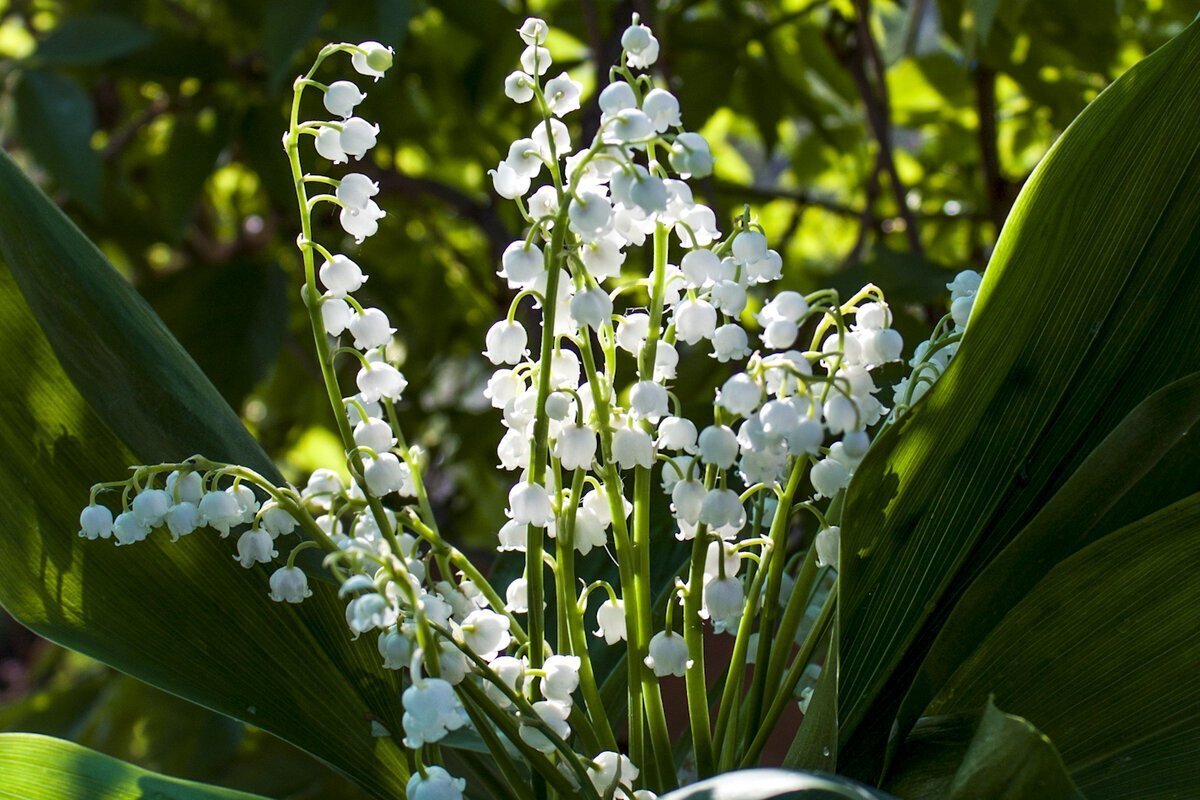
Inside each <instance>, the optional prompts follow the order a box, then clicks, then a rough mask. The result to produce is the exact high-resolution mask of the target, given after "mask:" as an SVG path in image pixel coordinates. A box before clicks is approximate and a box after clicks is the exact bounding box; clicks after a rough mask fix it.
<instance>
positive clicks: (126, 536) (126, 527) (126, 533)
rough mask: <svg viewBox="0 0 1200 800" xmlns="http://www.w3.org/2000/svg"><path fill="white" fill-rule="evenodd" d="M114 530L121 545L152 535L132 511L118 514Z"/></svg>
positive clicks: (133, 542)
mask: <svg viewBox="0 0 1200 800" xmlns="http://www.w3.org/2000/svg"><path fill="white" fill-rule="evenodd" d="M239 519H240V516H239ZM112 532H113V537H114V538H115V539H116V540H117V545H118V546H120V545H128V544H135V543H137V542H140V541H142V540H144V539H145V538H146V537H147V536H149V535H150V528H149V527H147V526H146V525H143V524H142V523H141V522H139V521H138V518H137V516H136V515H134V513H133V512H132V511H125V512H122V513H120V514H118V515H117V518H116V519H115V520H114V521H113V527H112Z"/></svg>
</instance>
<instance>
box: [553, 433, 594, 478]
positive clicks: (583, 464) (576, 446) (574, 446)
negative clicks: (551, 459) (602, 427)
mask: <svg viewBox="0 0 1200 800" xmlns="http://www.w3.org/2000/svg"><path fill="white" fill-rule="evenodd" d="M554 455H555V456H556V457H557V458H558V459H559V460H560V461H562V467H563V469H566V470H576V469H588V468H589V467H591V465H592V461H593V460H594V459H595V457H596V432H595V431H593V430H592V429H591V428H586V427H580V426H578V425H574V424H570V423H568V424H565V425H563V426H562V428H560V429H559V432H558V436H557V437H556V438H555V440H554Z"/></svg>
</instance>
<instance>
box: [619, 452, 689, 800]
mask: <svg viewBox="0 0 1200 800" xmlns="http://www.w3.org/2000/svg"><path fill="white" fill-rule="evenodd" d="M633 481H634V483H633V487H634V488H633V492H634V500H633V563H634V569H635V573H634V583H633V594H632V597H633V598H634V599H636V604H635V605H634V609H633V610H634V615H635V616H636V620H637V627H636V628H634V629H633V630H631V631H629V639H630V642H629V645H630V646H629V650H630V654H629V658H630V664H631V665H634V666H636V667H637V671H638V672H639V673H640V675H639V677H638V680H640V681H641V684H642V704H643V705H644V706H645V709H646V723H647V725H648V727H649V728H650V745H651V749H652V751H653V753H654V763H655V765H656V767H657V770H658V781H659V782H658V786H657V787H655V788H656V790H658V791H663V790H667V789H673V788H675V786H676V785H677V783H678V782H677V780H676V778H675V764H674V759H673V758H672V754H671V734H670V732H669V731H668V730H667V717H666V713H665V712H664V710H663V703H662V692H661V690H660V688H659V685H658V678H657V677H656V676H655V674H654V670H652V669H651V668H650V667H648V666H646V663H645V661H646V658H647V656H649V654H650V636H651V631H652V630H653V627H654V622H653V619H652V617H653V613H652V612H653V608H654V605H653V601H652V600H651V597H650V470H649V469H646V468H645V467H638V468H637V469H636V470H635V471H634V478H633ZM624 585H625V586H628V584H624ZM626 594H627V597H626V601H625V602H626V605H627V606H628V604H629V602H630V596H629V594H628V590H626ZM627 610H628V609H627Z"/></svg>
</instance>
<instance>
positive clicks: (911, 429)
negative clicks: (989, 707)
mask: <svg viewBox="0 0 1200 800" xmlns="http://www.w3.org/2000/svg"><path fill="white" fill-rule="evenodd" d="M1198 121H1200V27H1197V26H1195V25H1193V26H1191V27H1189V28H1188V29H1187V30H1185V31H1184V32H1183V33H1182V34H1180V35H1179V36H1178V37H1176V38H1175V39H1174V40H1172V41H1171V42H1170V43H1169V44H1167V45H1166V46H1164V47H1163V48H1161V49H1160V50H1159V51H1158V52H1156V53H1155V54H1154V55H1152V56H1151V57H1149V58H1147V59H1146V60H1144V61H1143V62H1142V63H1140V64H1139V65H1137V66H1136V67H1134V68H1133V69H1132V70H1130V71H1129V72H1127V73H1126V74H1125V75H1124V76H1122V77H1121V79H1119V80H1118V81H1117V82H1116V83H1114V84H1113V85H1112V86H1111V87H1110V88H1109V89H1107V90H1106V91H1105V92H1104V93H1102V94H1101V95H1100V97H1099V98H1098V99H1097V100H1096V101H1095V102H1094V103H1093V104H1092V105H1091V106H1090V107H1089V108H1088V109H1087V110H1086V111H1085V112H1084V113H1083V114H1082V115H1081V116H1080V118H1079V119H1078V120H1077V121H1076V122H1075V123H1074V124H1073V125H1072V126H1071V128H1070V129H1069V130H1068V131H1067V132H1066V133H1065V134H1064V135H1063V137H1062V138H1061V139H1060V140H1059V142H1058V143H1057V144H1056V145H1055V147H1054V148H1053V149H1052V151H1051V152H1050V154H1049V155H1048V156H1047V157H1046V159H1045V160H1044V161H1043V162H1042V164H1041V165H1040V166H1039V168H1038V169H1037V171H1036V172H1035V174H1034V175H1033V176H1032V177H1031V178H1030V180H1029V181H1028V182H1027V184H1026V185H1025V188H1024V190H1023V192H1022V194H1021V197H1020V198H1019V199H1018V202H1017V204H1016V206H1015V207H1014V209H1013V212H1012V215H1011V216H1010V218H1009V220H1008V222H1007V223H1006V225H1005V229H1004V232H1003V234H1002V235H1001V238H1000V241H999V243H998V245H997V248H996V251H995V254H994V255H993V258H992V261H991V263H990V265H989V267H988V270H987V273H986V276H985V279H984V285H983V287H982V288H981V291H980V295H979V298H978V300H977V304H976V307H975V311H974V314H973V316H972V318H971V323H970V330H969V331H968V333H967V335H966V337H965V339H964V340H963V343H962V346H961V349H960V351H959V354H958V356H957V357H956V358H955V360H954V361H953V362H952V363H951V365H950V368H949V369H948V370H947V372H946V374H945V375H944V376H943V377H942V379H941V380H940V381H939V382H938V384H937V385H936V386H935V387H934V389H933V390H932V391H931V392H930V394H929V395H928V396H927V397H926V398H925V400H924V401H923V402H922V403H921V404H920V405H919V406H918V408H917V409H916V410H914V412H913V413H911V414H910V415H908V416H907V417H906V418H904V419H903V420H902V421H901V422H900V423H899V424H898V425H896V426H894V427H893V428H892V429H891V430H889V431H888V432H887V434H885V435H884V436H882V437H880V439H879V440H878V441H877V442H876V445H875V446H874V447H873V448H872V450H871V452H870V454H869V455H868V456H867V458H866V460H865V461H864V462H863V464H862V466H861V467H860V468H859V470H858V471H857V473H856V475H855V478H854V482H853V483H852V485H851V487H850V490H849V493H848V497H847V505H846V512H845V515H844V517H843V530H842V536H843V539H842V574H841V578H840V580H839V586H840V589H839V591H840V597H839V605H838V610H839V615H840V617H839V623H840V626H841V631H840V636H841V658H840V662H839V663H840V666H841V672H840V674H839V718H840V722H841V725H842V739H843V745H844V746H843V748H842V750H841V752H840V754H839V759H840V760H839V767H844V766H846V764H847V762H849V763H850V764H851V765H852V766H851V767H850V770H851V774H855V775H864V776H870V777H875V776H877V775H878V773H879V769H880V767H881V764H880V763H879V761H878V754H879V753H881V752H882V745H883V743H884V742H885V741H886V738H887V736H888V733H889V731H890V729H891V724H892V721H893V718H894V712H895V708H896V706H897V705H898V703H899V699H900V697H901V696H902V695H903V688H898V687H905V688H906V684H907V682H908V681H909V680H911V677H912V675H913V674H914V672H915V670H916V667H917V666H918V665H919V662H920V659H921V658H922V657H923V655H924V652H925V651H926V650H927V648H928V647H929V645H930V643H931V641H932V637H933V635H934V634H936V630H937V628H938V627H939V625H940V622H941V621H942V620H944V619H945V615H946V614H947V613H948V611H949V609H950V606H951V605H952V603H951V602H950V601H949V600H948V599H947V598H948V597H953V596H954V594H955V593H956V592H957V591H959V589H955V592H951V593H950V594H949V595H948V594H947V592H948V590H949V589H950V588H951V587H952V586H953V583H954V581H955V580H956V576H958V575H960V574H964V573H965V574H967V575H971V576H973V575H976V574H978V571H979V570H980V569H981V568H982V567H983V566H984V565H985V564H986V563H987V562H988V561H990V560H991V558H993V557H994V556H995V555H996V554H997V553H998V552H1000V550H1002V549H1003V547H1004V546H1005V545H1006V544H1007V543H1008V542H1010V541H1011V540H1012V539H1013V538H1014V537H1015V536H1016V534H1017V533H1018V532H1019V531H1020V530H1021V529H1023V528H1024V527H1025V525H1027V524H1028V522H1029V521H1030V520H1031V519H1032V518H1033V517H1034V516H1035V515H1036V513H1037V512H1038V510H1039V509H1040V508H1041V506H1042V505H1044V504H1045V502H1046V501H1047V499H1048V498H1049V497H1051V496H1053V494H1054V493H1055V492H1056V491H1057V490H1058V488H1060V487H1061V486H1062V485H1063V484H1064V483H1065V481H1066V479H1067V478H1068V477H1069V476H1070V475H1071V473H1072V472H1074V470H1075V469H1077V468H1078V467H1079V465H1080V464H1081V463H1082V462H1083V460H1084V459H1085V458H1086V457H1087V455H1088V454H1089V453H1090V452H1091V451H1092V450H1094V449H1095V447H1096V446H1097V445H1098V444H1099V443H1100V441H1102V440H1103V438H1104V437H1105V436H1106V435H1107V434H1108V433H1109V432H1110V431H1111V430H1112V429H1113V428H1114V427H1115V426H1116V425H1117V424H1119V422H1120V421H1121V420H1122V419H1123V418H1124V417H1125V416H1126V415H1127V414H1128V413H1129V412H1130V411H1131V410H1132V409H1133V408H1134V407H1135V406H1136V405H1137V404H1138V403H1140V402H1141V401H1142V400H1143V399H1145V397H1146V396H1148V395H1149V394H1151V393H1153V392H1154V391H1155V390H1156V389H1158V388H1159V387H1161V386H1164V385H1166V384H1168V383H1170V382H1171V381H1173V380H1175V379H1177V378H1179V377H1181V376H1183V375H1187V374H1189V373H1191V372H1195V371H1197V370H1198V369H1200V350H1197V348H1195V346H1194V342H1195V341H1197V338H1200V316H1198V315H1196V314H1194V313H1193V311H1192V309H1193V308H1194V307H1195V305H1194V304H1195V303H1197V302H1200V269H1197V264H1198V263H1200V229H1198V228H1197V227H1196V225H1195V219H1196V218H1197V216H1198V215H1200V160H1198V159H1197V153H1198V149H1200V148H1198V145H1197V141H1196V138H1195V136H1194V130H1195V127H1196V124H1197V122H1198ZM1164 331H1171V335H1170V336H1169V337H1166V339H1165V340H1164V336H1163V332H1164ZM1197 483H1200V475H1197V474H1196V472H1195V471H1194V470H1191V471H1186V472H1182V473H1180V474H1178V475H1173V476H1170V478H1169V479H1168V480H1167V481H1166V482H1165V483H1164V484H1163V485H1160V486H1147V485H1146V484H1145V483H1144V482H1142V483H1141V484H1140V485H1139V486H1135V487H1134V490H1133V492H1134V493H1135V494H1136V495H1137V497H1138V498H1139V502H1140V501H1142V500H1146V501H1149V500H1153V499H1155V498H1156V497H1157V498H1158V499H1160V500H1161V501H1162V502H1169V501H1170V500H1171V499H1174V498H1175V497H1178V496H1180V493H1181V492H1194V491H1196V490H1197V489H1200V486H1197V485H1196V484H1197ZM889 681H891V682H892V686H891V688H890V691H889V692H887V693H886V696H885V695H884V694H882V693H883V690H884V687H885V685H887V684H888V683H889ZM1002 705H1003V703H1002ZM1014 710H1016V711H1018V712H1019V709H1014ZM864 720H865V721H866V723H867V724H864ZM1034 721H1035V722H1038V721H1037V720H1034ZM1051 738H1052V739H1053V738H1054V736H1053V734H1052V733H1051ZM842 759H844V760H842Z"/></svg>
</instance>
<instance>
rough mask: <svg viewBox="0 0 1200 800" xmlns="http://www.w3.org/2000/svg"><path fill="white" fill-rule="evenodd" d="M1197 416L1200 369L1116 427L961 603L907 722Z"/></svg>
mask: <svg viewBox="0 0 1200 800" xmlns="http://www.w3.org/2000/svg"><path fill="white" fill-rule="evenodd" d="M1198 422H1200V373H1194V374H1192V375H1189V376H1188V377H1186V378H1182V379H1180V380H1178V381H1175V382H1174V383H1172V384H1170V385H1169V386H1166V387H1164V388H1162V389H1160V390H1158V391H1157V392H1155V393H1154V394H1153V395H1151V396H1150V397H1148V398H1146V400H1145V401H1143V402H1142V403H1141V404H1139V405H1138V407H1137V408H1135V409H1134V410H1133V411H1132V412H1130V414H1129V416H1127V417H1126V418H1125V419H1123V420H1122V421H1121V423H1120V424H1119V425H1118V426H1117V427H1116V428H1115V429H1113V431H1112V433H1110V434H1109V435H1108V436H1107V437H1106V438H1105V439H1104V441H1103V442H1101V443H1100V445H1099V446H1098V447H1097V448H1096V449H1095V450H1093V451H1092V452H1091V454H1090V455H1088V457H1087V459H1086V460H1085V461H1084V462H1083V464H1081V465H1080V467H1079V469H1078V470H1077V471H1076V472H1075V473H1074V474H1073V475H1072V476H1071V477H1070V478H1069V479H1068V480H1067V482H1066V483H1065V484H1064V486H1063V487H1062V488H1061V489H1060V490H1059V491H1058V492H1057V493H1056V494H1055V495H1054V497H1053V498H1051V499H1050V501H1049V502H1047V503H1046V505H1045V506H1044V507H1043V508H1042V509H1041V511H1039V512H1038V514H1037V516H1036V517H1034V519H1033V521H1032V522H1031V523H1030V524H1029V525H1028V527H1026V528H1025V529H1024V530H1023V531H1022V532H1021V533H1020V534H1019V535H1018V536H1017V538H1016V539H1015V540H1014V541H1013V542H1012V544H1010V545H1009V546H1008V547H1006V548H1005V549H1004V551H1003V552H1001V553H1000V555H999V556H997V557H996V559H995V560H994V561H992V562H991V563H989V564H988V565H987V566H986V567H985V568H984V569H983V571H982V573H981V574H980V575H979V577H978V578H976V579H975V581H974V582H973V583H971V585H970V586H969V587H968V588H967V590H966V591H965V593H964V594H963V596H962V599H961V600H960V601H959V602H958V603H957V604H956V605H955V607H954V610H953V611H952V612H951V614H950V617H949V619H948V620H947V621H946V624H945V625H944V626H943V627H942V629H941V630H940V631H939V632H938V635H937V639H936V640H935V641H934V644H933V647H932V648H931V649H930V651H929V654H928V655H927V656H926V657H925V661H924V663H923V664H922V665H921V671H920V673H919V674H918V675H917V678H916V680H915V681H914V682H913V687H912V689H910V691H909V695H908V696H907V697H906V698H905V699H904V704H903V706H902V707H901V710H900V714H899V717H900V725H901V728H902V729H904V728H907V727H908V726H909V724H911V722H912V721H913V720H915V719H916V717H917V715H919V714H920V713H921V712H922V711H923V710H924V709H925V707H926V705H927V704H928V703H929V701H930V700H931V699H933V695H934V694H936V692H937V691H938V690H939V689H940V688H941V687H942V686H943V685H944V683H945V682H946V680H948V679H949V677H950V676H951V675H952V674H953V672H954V670H955V669H956V668H957V667H958V666H959V665H960V664H961V663H962V662H963V661H964V660H965V659H966V658H967V656H969V655H970V654H971V652H972V651H973V650H974V649H975V647H976V646H978V645H979V643H980V642H981V641H982V640H983V638H984V637H985V636H986V635H987V633H988V632H989V631H991V630H992V629H993V628H995V626H996V625H997V624H998V623H999V622H1000V620H1001V619H1002V618H1003V617H1004V615H1005V614H1006V613H1007V612H1008V611H1009V610H1010V609H1011V608H1012V607H1013V606H1014V605H1016V604H1017V602H1018V601H1019V600H1020V599H1021V598H1022V597H1024V596H1025V594H1026V593H1028V592H1029V590H1030V589H1032V588H1033V587H1034V586H1035V585H1036V584H1037V582H1038V581H1039V580H1040V579H1041V578H1042V577H1043V576H1045V574H1046V573H1047V572H1049V571H1050V569H1051V568H1052V567H1054V565H1055V564H1057V563H1059V562H1060V561H1062V560H1063V559H1064V558H1066V557H1067V556H1069V555H1070V554H1071V553H1073V552H1075V551H1077V550H1079V549H1081V548H1083V547H1084V546H1086V545H1088V544H1090V543H1091V542H1092V541H1093V539H1095V538H1096V536H1097V532H1099V531H1103V530H1104V526H1103V524H1102V523H1103V521H1104V519H1105V518H1106V515H1107V513H1108V511H1109V510H1110V509H1112V508H1113V507H1114V506H1116V505H1117V504H1118V502H1119V501H1120V500H1121V499H1122V498H1123V497H1124V495H1125V494H1126V492H1128V491H1129V490H1130V489H1131V488H1133V487H1134V485H1135V484H1136V483H1138V482H1139V481H1141V480H1143V479H1144V478H1145V476H1146V475H1147V474H1149V473H1150V472H1151V470H1152V469H1153V468H1154V467H1155V466H1157V465H1158V464H1160V463H1161V462H1162V461H1163V459H1164V458H1165V457H1166V456H1167V455H1168V454H1169V453H1170V452H1172V451H1174V450H1175V449H1177V446H1179V445H1180V443H1181V442H1184V441H1185V437H1187V436H1188V434H1189V432H1190V431H1192V430H1193V428H1195V426H1196V424H1197V423H1198ZM1195 438H1196V437H1192V439H1191V440H1190V441H1191V442H1194V441H1195ZM1188 444H1190V442H1188Z"/></svg>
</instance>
